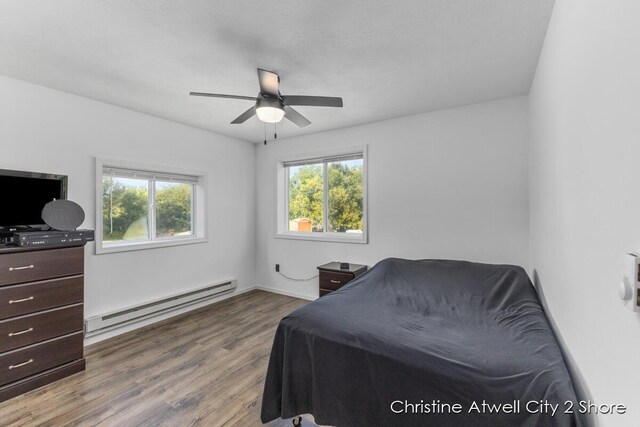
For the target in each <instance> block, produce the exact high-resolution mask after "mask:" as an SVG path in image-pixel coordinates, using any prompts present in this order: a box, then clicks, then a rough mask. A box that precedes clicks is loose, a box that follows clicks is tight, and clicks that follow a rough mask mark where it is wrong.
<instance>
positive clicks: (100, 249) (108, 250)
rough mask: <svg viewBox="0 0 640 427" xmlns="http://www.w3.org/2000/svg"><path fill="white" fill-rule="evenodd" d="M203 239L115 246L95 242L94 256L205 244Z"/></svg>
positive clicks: (195, 238)
mask: <svg viewBox="0 0 640 427" xmlns="http://www.w3.org/2000/svg"><path fill="white" fill-rule="evenodd" d="M206 242H207V239H206V238H205V237H188V238H184V239H171V240H156V241H154V242H136V243H133V242H132V243H122V244H117V245H107V246H103V245H102V242H97V241H96V255H102V254H112V253H117V252H130V251H141V250H146V249H156V248H167V247H170V246H182V245H192V244H196V243H206Z"/></svg>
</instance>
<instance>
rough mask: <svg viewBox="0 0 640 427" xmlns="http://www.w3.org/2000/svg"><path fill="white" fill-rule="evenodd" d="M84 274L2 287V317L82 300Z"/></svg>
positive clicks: (0, 310) (0, 293)
mask: <svg viewBox="0 0 640 427" xmlns="http://www.w3.org/2000/svg"><path fill="white" fill-rule="evenodd" d="M83 299H84V278H83V277H82V276H77V277H68V278H65V279H54V280H47V281H42V282H36V283H27V284H23V285H14V286H5V287H0V319H6V318H8V317H13V316H21V315H24V314H29V313H34V312H36V311H41V310H47V309H49V308H54V307H61V306H63V305H69V304H75V303H78V302H82V301H83Z"/></svg>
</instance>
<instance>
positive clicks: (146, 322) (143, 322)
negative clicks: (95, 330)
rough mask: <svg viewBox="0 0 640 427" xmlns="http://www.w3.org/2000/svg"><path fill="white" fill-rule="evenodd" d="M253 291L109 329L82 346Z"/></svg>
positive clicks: (253, 288)
mask: <svg viewBox="0 0 640 427" xmlns="http://www.w3.org/2000/svg"><path fill="white" fill-rule="evenodd" d="M255 289H257V287H256V286H250V287H248V288H242V289H238V290H235V291H233V292H230V293H228V294H224V295H220V296H219V297H216V298H212V299H210V300H207V301H203V302H200V303H196V304H192V305H189V306H187V307H182V308H179V309H176V310H172V311H170V312H167V313H163V314H161V315H159V316H155V317H152V318H149V319H144V320H141V321H139V322H134V323H130V324H128V325H125V326H122V327H121V328H115V329H111V330H109V331H107V332H104V333H102V334H97V335H93V336H91V337H88V338H85V339H84V346H85V347H87V346H89V345H91V344H95V343H98V342H100V341H104V340H106V339H109V338H113V337H115V336H118V335H122V334H125V333H127V332H131V331H133V330H135V329H139V328H143V327H145V326H148V325H152V324H154V323H157V322H161V321H163V320H166V319H169V318H171V317H175V316H179V315H181V314H184V313H187V312H189V311H192V310H196V309H198V308H201V307H206V306H208V305H210V304H215V303H217V302H220V301H224V300H226V299H229V298H233V297H235V296H238V295H242V294H244V293H246V292H250V291H253V290H255Z"/></svg>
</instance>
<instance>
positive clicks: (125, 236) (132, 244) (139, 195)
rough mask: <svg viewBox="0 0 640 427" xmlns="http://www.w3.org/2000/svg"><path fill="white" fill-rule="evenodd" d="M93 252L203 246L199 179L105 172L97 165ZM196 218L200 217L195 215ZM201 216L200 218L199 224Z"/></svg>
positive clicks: (109, 168)
mask: <svg viewBox="0 0 640 427" xmlns="http://www.w3.org/2000/svg"><path fill="white" fill-rule="evenodd" d="M97 172H99V177H98V176H97V178H98V180H97V181H98V185H99V187H100V193H99V194H101V196H102V197H98V198H97V199H98V200H97V203H96V205H97V208H98V209H97V212H98V217H99V218H97V221H96V223H97V228H98V230H97V231H98V233H97V234H98V236H97V239H96V240H97V242H98V244H97V246H96V252H97V253H103V252H115V251H122V250H134V249H144V248H148V247H157V246H170V245H175V244H185V243H195V242H197V241H203V240H204V234H203V230H201V229H203V228H204V227H203V225H204V224H203V223H202V219H203V218H204V215H203V210H202V209H200V211H201V212H198V207H199V205H204V204H203V203H202V200H201V199H203V198H204V191H203V188H202V187H203V177H202V176H198V175H187V174H177V173H164V172H154V171H151V170H144V169H130V168H123V167H116V166H110V165H108V164H105V163H103V162H101V161H98V164H97ZM199 214H200V215H199ZM200 216H202V218H200Z"/></svg>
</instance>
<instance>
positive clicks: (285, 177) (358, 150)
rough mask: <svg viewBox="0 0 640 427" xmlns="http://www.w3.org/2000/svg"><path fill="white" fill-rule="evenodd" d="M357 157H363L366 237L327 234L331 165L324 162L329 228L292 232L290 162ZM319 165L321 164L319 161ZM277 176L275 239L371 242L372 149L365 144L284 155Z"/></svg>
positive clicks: (325, 204) (363, 230)
mask: <svg viewBox="0 0 640 427" xmlns="http://www.w3.org/2000/svg"><path fill="white" fill-rule="evenodd" d="M353 154H362V168H363V171H362V234H359V233H338V232H331V231H327V229H328V214H329V204H328V198H329V192H328V188H329V183H328V181H329V174H328V173H327V172H328V163H326V162H324V163H322V165H323V180H324V182H323V195H322V197H323V205H322V210H323V220H324V221H325V224H326V225H327V227H326V228H327V229H325V230H324V231H322V232H312V233H307V232H298V231H290V230H289V174H288V173H287V170H288V168H287V167H286V166H285V164H286V163H289V162H295V161H304V160H311V159H322V158H331V157H336V156H348V155H353ZM318 164H321V163H320V162H318ZM276 169H277V177H276V182H277V185H276V188H277V194H276V203H277V209H276V227H275V229H276V232H275V238H277V239H292V240H310V241H320V242H339V243H359V244H367V243H369V204H368V175H369V167H368V146H367V145H361V146H356V147H345V148H340V149H334V150H323V151H320V152H314V153H304V154H295V155H290V156H283V157H281V158H280V159H278V161H277V167H276Z"/></svg>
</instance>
